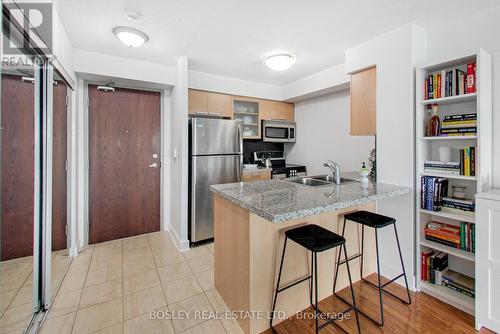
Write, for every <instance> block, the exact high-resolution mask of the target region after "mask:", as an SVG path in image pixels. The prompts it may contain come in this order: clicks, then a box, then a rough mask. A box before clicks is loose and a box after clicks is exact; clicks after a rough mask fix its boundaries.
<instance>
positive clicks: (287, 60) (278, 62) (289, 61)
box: [264, 53, 296, 71]
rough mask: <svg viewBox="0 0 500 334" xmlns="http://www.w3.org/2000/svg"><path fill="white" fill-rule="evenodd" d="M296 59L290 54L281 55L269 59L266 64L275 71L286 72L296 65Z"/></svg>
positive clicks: (265, 61)
mask: <svg viewBox="0 0 500 334" xmlns="http://www.w3.org/2000/svg"><path fill="white" fill-rule="evenodd" d="M295 62H296V59H295V57H294V56H293V55H291V54H288V53H280V54H276V55H272V56H270V57H267V58H266V60H264V64H265V65H266V66H267V67H269V68H270V69H271V70H274V71H284V70H287V69H289V68H290V67H292V66H293V64H295Z"/></svg>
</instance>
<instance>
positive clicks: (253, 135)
mask: <svg viewBox="0 0 500 334" xmlns="http://www.w3.org/2000/svg"><path fill="white" fill-rule="evenodd" d="M259 110H260V101H259V100H258V99H252V98H246V97H234V98H233V119H236V120H240V121H241V122H242V124H243V125H242V127H243V139H259V138H260V114H259Z"/></svg>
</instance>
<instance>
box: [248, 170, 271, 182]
mask: <svg viewBox="0 0 500 334" xmlns="http://www.w3.org/2000/svg"><path fill="white" fill-rule="evenodd" d="M270 179H271V172H270V171H265V172H255V173H243V182H251V181H263V180H270Z"/></svg>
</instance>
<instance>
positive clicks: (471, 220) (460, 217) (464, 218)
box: [420, 209, 476, 223]
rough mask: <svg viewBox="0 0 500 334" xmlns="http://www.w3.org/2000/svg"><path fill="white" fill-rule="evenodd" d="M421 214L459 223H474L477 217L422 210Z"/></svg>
mask: <svg viewBox="0 0 500 334" xmlns="http://www.w3.org/2000/svg"><path fill="white" fill-rule="evenodd" d="M420 213H425V214H428V215H432V216H436V217H441V218H448V219H453V220H458V221H462V222H466V223H474V222H475V220H476V217H475V215H460V214H458V213H451V212H446V211H430V210H424V209H420Z"/></svg>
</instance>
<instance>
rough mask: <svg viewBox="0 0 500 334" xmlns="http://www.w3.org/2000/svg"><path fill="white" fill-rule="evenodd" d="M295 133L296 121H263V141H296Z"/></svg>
mask: <svg viewBox="0 0 500 334" xmlns="http://www.w3.org/2000/svg"><path fill="white" fill-rule="evenodd" d="M295 135H296V134H295V122H284V121H262V141H264V142H274V143H290V142H295Z"/></svg>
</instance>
